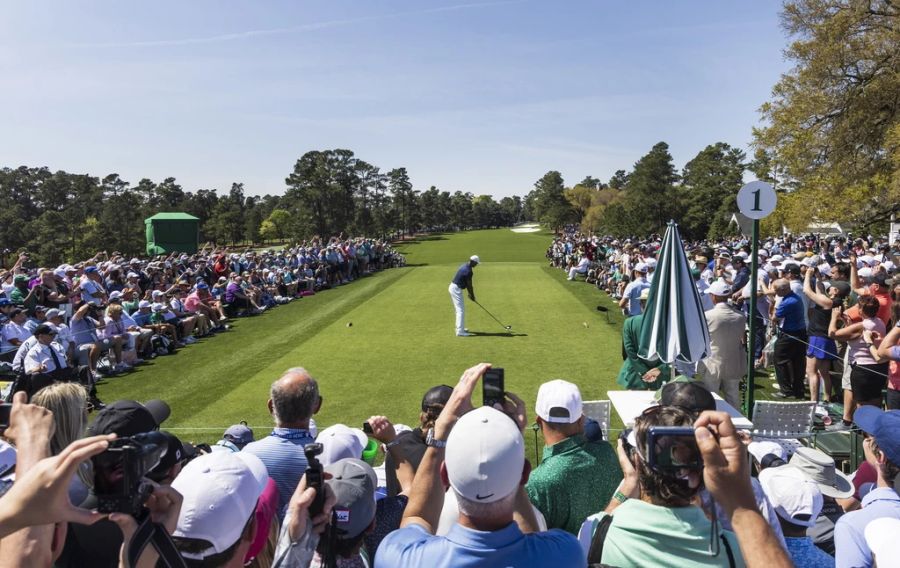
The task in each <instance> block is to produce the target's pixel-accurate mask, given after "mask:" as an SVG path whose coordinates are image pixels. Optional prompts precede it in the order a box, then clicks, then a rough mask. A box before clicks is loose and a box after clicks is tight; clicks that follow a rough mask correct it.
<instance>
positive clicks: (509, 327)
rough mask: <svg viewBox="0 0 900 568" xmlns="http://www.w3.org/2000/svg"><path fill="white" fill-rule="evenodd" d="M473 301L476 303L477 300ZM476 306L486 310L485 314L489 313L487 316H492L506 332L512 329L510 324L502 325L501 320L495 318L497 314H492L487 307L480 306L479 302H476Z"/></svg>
mask: <svg viewBox="0 0 900 568" xmlns="http://www.w3.org/2000/svg"><path fill="white" fill-rule="evenodd" d="M475 303H476V304H478V302H475ZM478 307H480V308H481V309H482V310H484V311H485V312H487V315H489V316H491V317H492V318H494V321H495V322H497V323H499V324H500V325H501V326H502V327H503V329H505V330H506V332H507V333H509V331H510V330H511V329H512V326H511V325H503V322H502V321H500V320H498V319H497V316H495V315H494V314H492V313H491V312H490V311H489V310H488V309H487V308H485V307H484V306H482V305H481V304H478Z"/></svg>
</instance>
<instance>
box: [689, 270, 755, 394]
mask: <svg viewBox="0 0 900 568" xmlns="http://www.w3.org/2000/svg"><path fill="white" fill-rule="evenodd" d="M731 291H732V288H731V287H730V286H729V285H728V284H726V283H725V282H724V281H722V280H716V281H715V282H713V283H712V284H711V285H710V286H709V288H707V290H706V294H707V295H708V296H709V297H710V298H711V299H712V302H713V308H712V309H711V310H707V311H706V314H705V315H706V323H707V325H708V327H709V340H710V353H709V356H708V357H706V358H705V359H703V360H701V361H700V363H699V364H698V365H697V371H698V373H699V375H700V378H701V379H702V380H703V384H704V385H706V388H707V389H709V391H710V392H714V393H717V392H719V389H721V390H722V393H723V394H724V395H725V397H724V398H725V400H726V401H728V404H730V405H731V406H733V407H734V408H740V406H741V389H740V385H741V379H742V378H743V377H744V375H746V374H747V351H746V349H745V347H744V341H745V337H746V336H745V335H744V331H745V330H744V328H745V326H746V325H747V316H745V315H744V314H743V312H741V311H740V310H738V309H736V308H734V307H733V306H732V305H731V304H729V303H728V297H729V296H730V295H731Z"/></svg>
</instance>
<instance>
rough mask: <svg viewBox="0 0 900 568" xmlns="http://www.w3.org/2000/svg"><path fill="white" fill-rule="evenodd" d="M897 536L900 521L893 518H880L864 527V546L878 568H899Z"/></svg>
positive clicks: (899, 529)
mask: <svg viewBox="0 0 900 568" xmlns="http://www.w3.org/2000/svg"><path fill="white" fill-rule="evenodd" d="M898 534H900V519H895V518H893V517H881V518H880V519H875V520H874V521H871V522H870V523H869V524H867V525H866V530H865V535H866V544H868V545H869V550H871V551H872V554H873V555H875V562H876V563H877V564H878V566H900V562H898V561H897V558H896V552H897V535H898Z"/></svg>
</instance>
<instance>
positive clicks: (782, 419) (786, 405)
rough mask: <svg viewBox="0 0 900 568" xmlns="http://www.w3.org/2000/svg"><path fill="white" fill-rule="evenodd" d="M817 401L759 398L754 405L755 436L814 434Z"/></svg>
mask: <svg viewBox="0 0 900 568" xmlns="http://www.w3.org/2000/svg"><path fill="white" fill-rule="evenodd" d="M815 411H816V403H815V402H811V401H810V402H775V401H771V400H758V401H756V404H755V405H754V406H753V419H752V422H753V436H754V438H756V437H762V438H808V437H810V436H812V429H813V417H814V416H815Z"/></svg>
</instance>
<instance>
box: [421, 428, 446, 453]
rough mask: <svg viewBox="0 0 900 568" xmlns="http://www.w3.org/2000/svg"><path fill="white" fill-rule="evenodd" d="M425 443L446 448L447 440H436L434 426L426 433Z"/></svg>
mask: <svg viewBox="0 0 900 568" xmlns="http://www.w3.org/2000/svg"><path fill="white" fill-rule="evenodd" d="M425 445H426V446H431V447H432V448H446V447H447V440H435V439H434V428H429V429H428V434H426V435H425Z"/></svg>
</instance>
